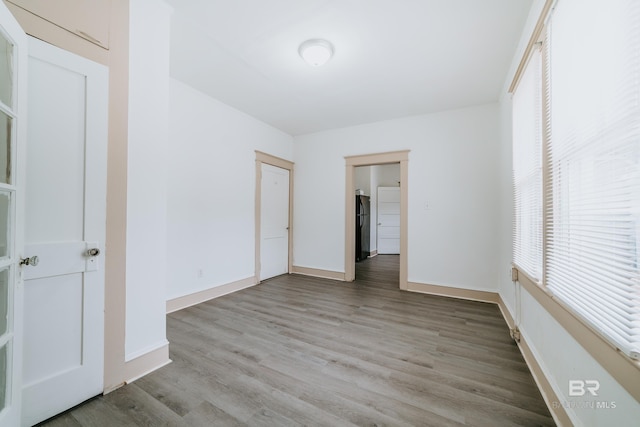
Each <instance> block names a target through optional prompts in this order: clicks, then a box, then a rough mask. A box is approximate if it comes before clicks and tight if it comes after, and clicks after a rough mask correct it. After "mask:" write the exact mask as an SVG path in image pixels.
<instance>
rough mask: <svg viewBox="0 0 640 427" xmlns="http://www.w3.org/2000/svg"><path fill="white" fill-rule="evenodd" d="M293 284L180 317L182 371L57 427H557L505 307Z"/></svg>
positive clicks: (379, 288)
mask: <svg viewBox="0 0 640 427" xmlns="http://www.w3.org/2000/svg"><path fill="white" fill-rule="evenodd" d="M397 268H398V257H397V256H393V255H379V256H377V257H374V258H370V259H368V260H366V261H363V262H361V263H358V264H357V266H356V277H357V280H356V282H354V283H342V282H336V281H331V280H324V279H319V278H312V277H304V276H294V275H285V276H280V277H276V278H273V279H271V280H268V281H265V282H263V283H262V284H261V285H259V286H255V287H252V288H250V289H247V290H244V291H241V292H237V293H234V294H231V295H227V296H224V297H221V298H218V299H216V300H213V301H209V302H206V303H203V304H200V305H198V306H194V307H191V308H188V309H185V310H181V311H179V312H176V313H173V314H170V315H169V316H168V319H167V335H168V339H169V341H170V343H171V345H170V354H171V359H172V360H173V363H171V364H170V365H168V366H166V367H164V368H162V369H160V370H158V371H156V372H154V373H152V374H150V375H147V376H145V377H143V378H141V379H139V380H137V381H136V382H134V383H132V384H129V385H127V386H125V387H122V388H120V389H118V390H116V391H114V392H113V393H110V394H108V395H107V396H102V397H98V398H95V399H92V400H90V401H88V402H86V403H85V404H83V405H80V406H78V407H76V408H74V409H72V410H70V411H68V412H66V413H64V414H62V415H60V416H58V417H56V418H54V419H52V420H49V422H47V423H45V425H47V426H114V425H118V426H138V425H145V426H156V425H181V426H182V425H185V426H218V425H220V426H226V425H231V426H235V425H238V426H239V425H251V426H254V425H255V426H258V425H261V426H262V425H263V426H289V425H291V426H293V425H309V426H311V425H314V426H315V425H326V426H343V425H345V426H346V425H358V426H365V425H366V426H374V425H375V426H382V425H389V426H402V425H406V426H429V425H433V426H449V425H482V426H503V425H526V426H533V425H536V426H538V425H554V423H553V420H552V418H551V416H550V414H549V411H548V409H547V407H546V405H545V403H544V401H543V399H542V397H541V395H540V393H539V391H538V389H537V387H536V385H535V383H534V381H533V379H532V377H531V374H530V372H529V370H528V368H527V365H526V364H525V362H524V360H523V359H522V356H521V355H520V352H519V350H518V348H517V346H516V345H515V344H514V343H513V341H512V340H511V338H510V337H509V330H508V328H507V326H506V324H505V322H504V320H503V319H502V316H501V314H500V312H499V310H498V307H497V306H496V305H493V304H486V303H480V302H473V301H464V300H456V299H449V298H443V297H436V296H430V295H422V294H415V293H408V292H402V291H400V290H398V272H397Z"/></svg>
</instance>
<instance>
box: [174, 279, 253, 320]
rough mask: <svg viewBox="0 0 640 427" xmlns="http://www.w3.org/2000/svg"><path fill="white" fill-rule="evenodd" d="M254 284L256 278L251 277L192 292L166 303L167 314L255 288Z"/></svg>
mask: <svg viewBox="0 0 640 427" xmlns="http://www.w3.org/2000/svg"><path fill="white" fill-rule="evenodd" d="M256 284H257V280H256V277H255V276H251V277H247V278H246V279H242V280H237V281H235V282H231V283H227V284H224V285H220V286H216V287H213V288H209V289H205V290H203V291H199V292H194V293H192V294H189V295H184V296H181V297H177V298H172V299H170V300H168V301H167V314H169V313H173V312H174V311H178V310H182V309H183V308H187V307H191V306H193V305H196V304H200V303H203V302H205V301H209V300H212V299H214V298H218V297H221V296H223V295H227V294H231V293H233V292H237V291H241V290H243V289H246V288H250V287H252V286H255V285H256Z"/></svg>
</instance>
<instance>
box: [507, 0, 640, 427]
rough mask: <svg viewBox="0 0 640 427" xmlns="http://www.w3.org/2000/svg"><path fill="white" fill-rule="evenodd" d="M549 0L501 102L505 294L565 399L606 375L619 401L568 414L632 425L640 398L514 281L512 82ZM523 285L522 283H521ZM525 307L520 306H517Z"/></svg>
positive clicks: (586, 422) (535, 11)
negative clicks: (572, 386)
mask: <svg viewBox="0 0 640 427" xmlns="http://www.w3.org/2000/svg"><path fill="white" fill-rule="evenodd" d="M543 3H544V1H542V0H536V2H534V5H533V7H532V11H531V14H530V16H529V20H528V22H527V26H526V27H525V30H524V31H523V35H522V39H521V40H520V44H519V47H518V50H517V53H516V54H515V55H514V58H513V62H512V66H511V72H510V73H509V74H508V79H507V81H506V82H505V88H504V90H503V95H502V99H501V102H500V122H501V124H500V140H501V147H500V186H499V189H500V195H501V201H500V215H499V216H500V222H501V224H500V227H499V231H500V234H501V236H500V239H499V243H500V247H499V248H500V249H499V254H500V255H499V256H500V260H499V267H498V269H499V272H500V287H499V289H500V296H501V297H502V299H503V301H504V302H505V305H506V306H507V308H508V309H509V311H510V312H511V315H512V316H513V317H514V318H520V324H519V327H520V331H521V333H522V337H523V339H524V340H525V341H526V342H527V343H528V345H529V346H530V347H531V349H532V352H533V354H534V355H535V357H536V360H537V361H538V363H539V364H540V365H541V368H542V370H543V371H544V372H545V376H546V377H547V379H548V380H549V381H550V383H551V385H552V387H553V388H554V391H555V392H556V393H557V395H558V398H559V399H560V402H559V403H560V404H570V403H571V402H573V403H574V406H575V404H576V402H578V403H580V402H581V401H587V400H589V399H586V398H585V399H583V398H576V397H570V396H569V395H568V394H569V393H568V392H569V390H568V384H569V380H586V379H595V380H598V381H600V384H601V387H600V390H599V396H598V398H597V399H598V401H603V402H615V405H616V408H615V409H591V408H589V407H585V408H569V409H568V414H569V417H570V418H571V420H572V422H573V423H574V424H575V425H576V426H604V425H607V426H609V425H610V426H614V425H615V426H631V425H637V422H638V420H640V403H638V402H637V401H636V400H635V399H634V398H633V397H632V396H631V395H629V393H627V391H626V390H625V389H624V388H623V387H622V386H621V385H620V384H618V383H617V382H616V380H615V379H614V378H613V377H612V376H611V375H610V374H609V373H608V372H607V371H606V370H605V369H604V368H603V367H602V366H601V365H600V364H599V363H598V362H596V361H595V360H594V359H593V357H591V355H590V354H589V353H588V352H587V351H586V350H585V349H584V348H583V347H582V346H581V345H580V344H578V342H577V341H576V340H575V339H573V337H572V336H571V335H570V334H569V333H568V332H567V331H566V330H565V329H564V328H563V327H562V326H561V325H560V324H559V323H558V322H557V321H556V320H555V319H554V318H553V317H552V316H551V315H550V314H549V313H548V312H547V311H546V310H545V309H544V308H543V307H542V306H541V305H540V304H539V303H538V302H537V301H536V300H535V299H534V297H533V296H531V295H530V294H529V293H528V292H527V291H526V290H525V289H524V288H522V289H521V293H522V294H521V301H520V304H517V300H516V285H514V283H513V282H511V274H510V267H511V260H512V250H511V244H512V213H513V202H512V199H513V197H512V194H513V193H512V178H511V177H512V175H511V169H512V161H511V159H512V158H511V144H512V139H511V126H512V123H511V98H510V95H508V94H507V88H508V86H509V84H510V82H511V77H512V76H513V73H514V71H515V67H516V66H517V64H518V62H519V61H520V58H521V57H522V54H523V51H524V46H525V45H526V43H527V41H528V39H529V36H530V34H531V32H532V30H533V26H534V25H535V22H536V20H537V17H538V16H539V14H540V10H541V8H542V5H543ZM518 286H519V285H518ZM518 308H519V310H517V309H518Z"/></svg>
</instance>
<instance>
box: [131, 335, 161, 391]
mask: <svg viewBox="0 0 640 427" xmlns="http://www.w3.org/2000/svg"><path fill="white" fill-rule="evenodd" d="M169 363H171V359H169V342H168V341H165V343H163V344H162V345H160V346H158V347H156V348H155V349H154V350H151V351H149V352H147V353H145V354H142V355H140V356H137V357H135V358H134V359H131V360H129V361H127V362H126V363H125V372H126V374H125V375H126V376H125V378H126V380H125V384H129V383H132V382H133V381H135V380H137V379H138V378H141V377H144V376H145V375H147V374H149V373H151V372H153V371H155V370H157V369H160V368H162V367H163V366H166V365H168V364H169Z"/></svg>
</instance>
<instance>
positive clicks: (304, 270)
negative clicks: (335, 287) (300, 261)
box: [291, 265, 345, 282]
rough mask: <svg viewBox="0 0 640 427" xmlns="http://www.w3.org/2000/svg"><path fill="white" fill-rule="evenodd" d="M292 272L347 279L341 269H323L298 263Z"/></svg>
mask: <svg viewBox="0 0 640 427" xmlns="http://www.w3.org/2000/svg"><path fill="white" fill-rule="evenodd" d="M291 272H292V273H294V274H300V275H302V276H312V277H321V278H323V279H331V280H339V281H341V282H344V281H345V278H344V273H342V272H340V271H331V270H321V269H318V268H309V267H300V266H298V265H294V266H293V269H292V270H291Z"/></svg>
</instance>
